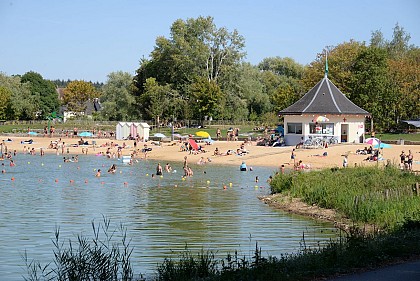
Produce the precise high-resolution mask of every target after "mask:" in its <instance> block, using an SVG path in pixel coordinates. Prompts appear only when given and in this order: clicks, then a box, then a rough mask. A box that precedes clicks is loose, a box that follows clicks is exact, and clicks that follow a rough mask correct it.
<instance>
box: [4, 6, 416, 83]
mask: <svg viewBox="0 0 420 281" xmlns="http://www.w3.org/2000/svg"><path fill="white" fill-rule="evenodd" d="M199 16H204V17H206V16H211V17H213V19H214V23H215V25H216V27H217V28H221V27H225V28H227V30H228V31H229V32H232V31H234V30H235V29H236V30H237V31H238V32H239V34H240V35H242V36H243V37H244V38H245V48H244V51H245V52H246V54H247V55H246V58H245V61H247V62H250V63H251V64H253V65H257V64H258V63H259V62H261V61H262V60H263V59H264V58H268V57H277V56H279V57H291V58H293V59H294V60H295V61H297V62H298V63H301V64H303V65H306V64H309V63H310V62H312V61H313V60H314V59H315V58H316V55H317V53H321V52H322V51H323V49H324V48H325V47H326V46H336V45H337V44H340V43H343V42H348V41H350V40H351V39H354V40H356V41H360V42H363V41H364V42H366V43H369V40H370V37H371V33H372V31H375V30H381V31H382V33H383V34H384V37H385V38H386V39H388V40H390V39H391V38H392V32H393V28H394V27H395V25H396V24H397V23H398V24H399V25H400V26H401V27H403V28H404V30H405V31H406V32H407V33H409V34H410V35H411V40H410V43H411V44H414V45H416V46H420V1H419V0H393V1H392V0H352V1H345V0H324V1H312V0H301V1H299V0H288V1H284V0H258V1H251V0H207V1H200V0H177V1H175V0H172V1H171V0H162V1H160V0H147V1H145V0H137V1H136V0H0V27H1V28H0V38H1V43H0V72H3V73H5V74H6V75H15V74H24V73H26V72H28V71H35V72H37V73H39V74H41V75H42V76H43V77H44V78H45V79H51V80H54V79H64V80H67V79H70V80H85V81H92V82H104V83H105V82H106V80H107V75H108V74H110V73H111V72H115V71H124V72H129V73H130V74H132V75H134V74H135V71H136V69H138V67H139V61H140V59H142V58H146V59H147V58H149V55H150V53H151V51H152V50H153V48H154V47H155V41H156V38H157V37H159V36H164V37H166V38H170V27H171V25H172V24H173V23H174V21H175V20H177V19H182V20H187V19H188V18H197V17H199Z"/></svg>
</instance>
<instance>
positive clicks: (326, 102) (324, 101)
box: [279, 75, 370, 115]
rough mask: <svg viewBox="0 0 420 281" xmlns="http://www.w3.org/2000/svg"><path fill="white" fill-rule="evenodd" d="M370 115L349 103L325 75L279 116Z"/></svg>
mask: <svg viewBox="0 0 420 281" xmlns="http://www.w3.org/2000/svg"><path fill="white" fill-rule="evenodd" d="M305 113H306V114H335V115H343V114H345V115H370V113H369V112H367V111H366V110H364V109H362V108H360V107H359V106H357V105H355V104H354V103H353V102H352V101H350V100H349V99H348V98H347V97H346V96H345V95H344V94H343V93H342V92H341V91H340V90H339V89H338V88H337V87H336V86H335V85H334V84H333V83H332V82H331V81H330V80H329V79H328V77H327V76H326V75H325V77H324V78H323V79H322V80H321V81H319V82H318V84H316V85H315V87H313V88H312V89H311V90H310V91H309V92H307V93H306V94H305V95H304V96H303V97H302V98H301V99H300V100H298V101H297V102H295V103H294V104H292V105H291V106H289V107H287V108H285V109H283V110H281V111H280V112H279V115H301V114H305Z"/></svg>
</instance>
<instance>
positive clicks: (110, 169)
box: [108, 164, 117, 174]
mask: <svg viewBox="0 0 420 281" xmlns="http://www.w3.org/2000/svg"><path fill="white" fill-rule="evenodd" d="M116 171H117V166H116V165H115V164H112V166H111V167H110V168H109V169H108V173H112V174H115V172H116Z"/></svg>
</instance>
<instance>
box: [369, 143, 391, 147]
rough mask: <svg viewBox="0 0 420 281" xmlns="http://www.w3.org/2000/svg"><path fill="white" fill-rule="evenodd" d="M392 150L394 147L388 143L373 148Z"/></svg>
mask: <svg viewBox="0 0 420 281" xmlns="http://www.w3.org/2000/svg"><path fill="white" fill-rule="evenodd" d="M378 147H379V148H391V147H392V145H390V144H388V143H383V142H381V143H380V144H379V145H378V144H376V145H375V146H374V147H373V148H378Z"/></svg>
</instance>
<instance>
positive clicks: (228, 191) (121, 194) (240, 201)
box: [0, 153, 337, 280]
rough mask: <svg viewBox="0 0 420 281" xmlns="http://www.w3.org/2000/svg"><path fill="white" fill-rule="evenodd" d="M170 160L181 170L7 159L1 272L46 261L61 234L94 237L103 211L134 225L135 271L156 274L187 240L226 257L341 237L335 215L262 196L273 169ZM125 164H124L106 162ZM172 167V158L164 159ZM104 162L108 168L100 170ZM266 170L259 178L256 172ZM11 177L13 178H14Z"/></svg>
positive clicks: (10, 274) (12, 276) (12, 273)
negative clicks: (285, 208)
mask: <svg viewBox="0 0 420 281" xmlns="http://www.w3.org/2000/svg"><path fill="white" fill-rule="evenodd" d="M183 156H184V154H182V153H180V161H179V163H170V164H171V165H172V167H173V168H174V169H176V170H177V172H176V173H164V175H163V177H155V178H152V177H151V174H152V173H155V171H156V169H155V168H156V165H157V161H155V160H140V161H139V162H138V163H134V165H132V166H129V165H124V164H122V163H121V161H118V160H117V159H107V158H105V157H100V156H85V155H80V156H79V162H78V163H64V162H63V158H62V156H56V155H45V156H43V157H41V156H39V155H35V156H31V155H24V154H19V155H17V156H16V157H14V160H15V163H16V166H15V167H9V161H8V160H4V161H2V162H3V163H4V164H5V166H4V169H5V170H6V173H5V174H1V175H0V179H1V181H0V198H1V199H0V200H1V202H2V203H1V204H0V214H1V217H0V276H1V277H2V279H3V280H23V278H22V275H23V274H25V270H26V268H25V266H24V261H23V259H22V255H23V254H24V252H25V251H26V252H27V255H28V256H29V258H31V259H32V258H33V259H36V260H38V261H40V262H41V263H42V264H46V263H47V262H51V261H53V259H52V257H53V248H54V247H53V244H52V239H53V238H54V232H55V229H56V228H57V227H59V228H60V237H61V238H65V239H72V240H74V241H75V240H76V239H75V237H76V236H77V235H78V234H81V233H83V235H85V236H87V237H92V233H93V232H92V226H91V222H92V220H94V221H95V222H97V223H99V222H101V221H102V218H103V216H105V217H106V218H108V219H109V220H110V221H111V228H112V229H115V228H117V227H118V225H119V224H120V223H122V224H123V225H124V226H125V227H126V228H127V234H128V237H129V238H131V239H132V242H131V245H132V246H133V247H134V251H133V255H132V263H133V267H134V271H135V274H136V275H138V274H139V273H143V274H146V275H147V276H150V275H151V274H153V273H154V272H155V268H156V264H158V263H161V262H162V261H163V259H164V257H175V256H177V253H179V252H180V251H182V250H183V249H184V248H185V246H186V245H187V246H188V249H189V250H191V251H192V252H193V253H196V252H197V253H198V252H199V251H200V250H201V249H205V250H207V249H210V250H215V251H216V250H217V253H218V254H220V255H221V256H222V257H224V256H226V254H227V253H233V252H234V251H235V250H238V251H239V253H241V254H242V255H246V256H247V257H252V256H253V254H254V250H255V243H256V242H258V246H259V247H261V248H262V252H263V255H265V256H268V255H275V256H279V255H280V254H282V253H291V252H297V251H298V250H299V247H300V243H301V242H302V235H303V233H305V242H306V244H307V245H308V244H309V245H313V246H316V245H318V243H323V242H325V241H328V240H329V239H331V238H335V237H337V230H336V229H335V228H334V227H333V226H332V225H331V224H328V223H320V222H315V221H313V220H310V219H307V218H303V217H300V216H294V215H290V214H287V213H284V212H282V211H279V210H275V209H272V208H270V207H269V206H267V205H266V204H264V203H262V202H261V201H260V200H258V198H257V196H260V195H265V194H269V192H270V190H269V186H268V184H267V183H266V180H267V179H268V177H269V176H270V175H272V174H273V173H274V172H275V171H274V169H272V168H266V167H253V171H248V172H240V171H239V167H231V166H215V165H212V163H208V164H206V165H196V164H194V163H193V164H192V165H191V166H192V167H193V170H194V176H193V177H191V178H187V179H185V180H183V179H182V175H183V172H182V158H183ZM113 163H115V164H117V172H116V173H115V174H108V173H106V170H107V169H108V168H109V167H110V166H111V165H112V164H113ZM161 164H162V166H164V165H165V164H166V163H161ZM97 169H101V170H102V171H103V173H102V176H101V177H100V178H96V177H95V173H96V170H97ZM257 176H258V178H259V182H257V183H256V181H255V178H256V177H257ZM12 178H13V180H12Z"/></svg>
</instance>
